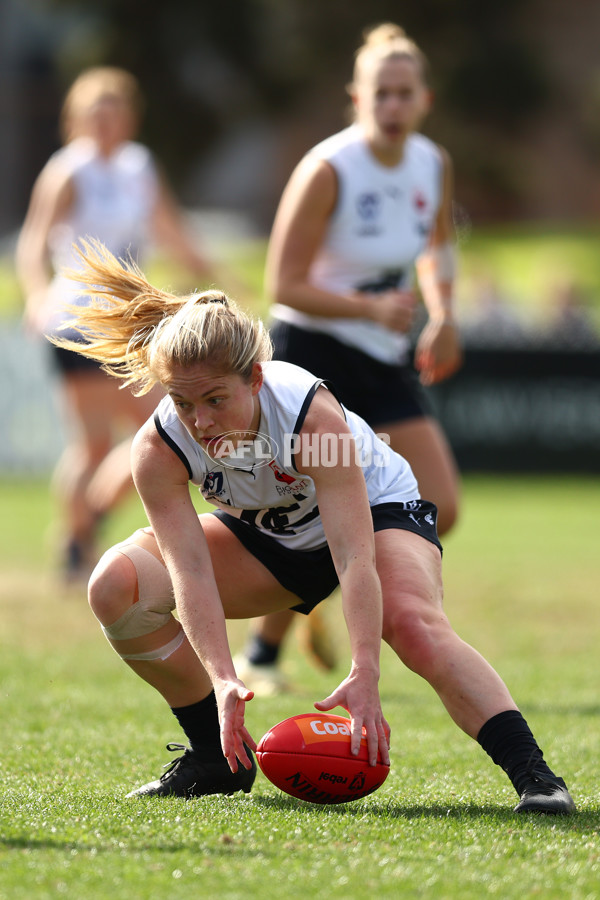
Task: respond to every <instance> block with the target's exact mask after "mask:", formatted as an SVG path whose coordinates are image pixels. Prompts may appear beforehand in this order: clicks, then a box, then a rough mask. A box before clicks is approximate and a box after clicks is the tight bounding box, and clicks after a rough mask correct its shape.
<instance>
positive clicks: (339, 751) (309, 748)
mask: <svg viewBox="0 0 600 900" xmlns="http://www.w3.org/2000/svg"><path fill="white" fill-rule="evenodd" d="M256 758H257V759H258V764H259V766H260V768H261V769H262V771H263V772H264V774H265V775H266V776H267V778H268V779H269V781H272V782H273V784H274V785H276V786H277V787H278V788H280V789H281V790H282V791H285V792H286V794H291V796H292V797H298V798H299V799H300V800H308V801H309V802H310V803H348V802H349V801H350V800H359V799H360V798H361V797H366V795H367V794H371V793H372V792H373V791H376V790H377V788H379V787H381V785H382V784H383V782H384V781H385V779H386V778H387V776H388V773H389V771H390V767H389V766H386V765H384V764H383V763H382V762H381V758H380V756H379V754H378V756H377V764H376V765H374V766H370V765H369V756H368V752H367V739H366V737H365V734H364V729H363V737H362V738H361V742H360V750H359V753H358V756H353V755H352V753H351V752H350V719H347V718H346V717H345V716H332V715H329V714H327V713H318V712H314V713H304V714H303V715H300V716H292V717H291V718H289V719H284V720H283V722H279V724H278V725H274V726H273V728H271V730H270V731H267V733H266V734H265V735H263V737H262V738H261V740H260V742H259V745H258V749H257V751H256Z"/></svg>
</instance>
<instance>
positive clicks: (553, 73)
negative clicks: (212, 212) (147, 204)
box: [26, 0, 600, 225]
mask: <svg viewBox="0 0 600 900" xmlns="http://www.w3.org/2000/svg"><path fill="white" fill-rule="evenodd" d="M26 2H28V3H32V4H35V3H37V4H38V5H39V4H41V5H43V6H44V7H45V8H46V9H50V10H52V11H53V13H54V15H56V16H57V17H58V18H57V21H61V22H62V23H63V25H62V31H61V37H60V39H58V40H56V41H55V42H54V44H53V49H52V56H51V59H50V60H49V61H46V62H45V64H44V65H45V66H46V68H47V71H45V72H44V78H45V79H46V83H48V81H49V82H50V83H51V84H53V85H54V91H55V94H56V95H57V97H56V98H54V99H55V100H56V102H49V103H47V108H48V110H50V107H52V117H53V125H52V127H53V129H54V140H55V141H56V142H57V141H58V136H57V132H56V125H55V117H56V110H57V108H58V103H59V102H60V101H59V99H57V98H58V96H59V95H62V93H63V92H64V90H65V89H66V87H67V86H68V84H69V83H70V82H71V80H72V79H73V78H74V77H75V76H76V75H77V73H78V72H79V71H80V70H81V69H82V68H85V67H86V66H89V65H97V64H114V65H119V66H123V67H125V68H127V69H129V70H131V71H132V72H134V73H135V74H136V75H137V76H138V77H139V79H140V81H141V83H142V86H143V89H144V92H145V94H146V97H147V98H148V101H149V102H148V109H147V113H146V117H145V121H144V125H143V133H142V138H143V139H144V140H145V141H146V142H147V143H148V144H149V145H150V146H151V147H152V148H153V149H154V150H155V151H156V152H157V155H158V156H159V157H160V159H161V160H162V162H163V164H164V165H165V167H166V169H167V172H168V175H169V177H170V178H171V180H172V181H173V182H174V184H175V185H176V187H177V188H178V189H179V190H180V191H181V192H182V194H183V196H184V199H186V195H187V199H188V200H190V201H191V202H201V200H202V197H201V194H202V190H201V189H200V188H199V187H198V182H197V181H194V172H196V171H197V170H198V168H199V167H201V166H202V164H203V162H205V161H207V160H208V159H209V158H210V156H211V154H214V153H215V148H218V147H219V146H220V142H221V145H223V144H222V142H224V141H225V139H226V137H227V135H230V136H231V135H235V134H236V133H238V134H242V133H243V125H244V123H246V125H247V126H248V130H250V129H251V127H252V124H251V123H259V122H263V123H267V124H266V126H265V127H266V128H267V129H270V130H271V134H273V133H274V132H277V133H278V134H279V135H280V138H281V139H280V140H279V143H278V145H277V147H278V152H277V161H276V162H275V158H274V157H270V156H268V155H265V159H264V166H265V167H266V168H269V169H270V172H269V173H268V174H269V178H270V180H269V182H268V184H269V187H268V189H267V190H265V191H263V194H264V206H263V209H262V210H261V215H262V219H263V222H264V224H265V225H268V222H269V219H270V216H271V215H272V212H273V209H274V206H275V203H276V200H277V197H278V196H279V192H280V190H281V188H282V186H283V184H284V183H285V180H286V178H287V176H288V174H289V171H290V169H291V168H292V166H293V165H294V164H295V162H296V161H297V160H298V158H299V157H300V156H301V154H302V153H303V152H304V151H305V150H306V149H307V148H308V147H309V146H310V145H311V144H312V143H314V142H315V141H316V140H318V139H320V138H322V137H324V136H326V135H327V134H329V133H332V132H333V131H335V130H336V129H338V128H339V127H342V126H343V124H344V122H345V118H344V108H345V106H346V105H347V104H346V97H345V86H346V84H347V82H348V81H349V79H350V77H351V72H352V63H353V53H354V50H355V49H356V48H357V47H358V45H359V44H360V42H361V33H362V31H363V29H364V28H365V26H368V25H372V24H376V23H378V22H381V21H387V20H391V21H395V22H398V23H399V24H401V25H402V26H403V27H404V28H405V29H406V31H407V32H408V34H409V35H410V36H412V37H413V38H414V39H415V40H416V41H417V43H418V44H419V45H420V46H421V47H422V49H423V50H424V52H425V53H426V55H427V56H428V58H429V60H430V63H431V70H432V87H433V89H434V94H435V105H434V109H433V112H432V114H431V115H430V117H429V119H428V121H427V123H426V126H425V128H424V130H425V131H426V133H428V134H429V135H430V136H431V137H433V138H434V139H435V140H438V141H439V142H440V143H442V144H444V145H445V146H447V147H448V149H449V150H450V152H451V154H452V156H453V158H454V162H455V167H456V176H457V188H458V190H457V193H458V195H459V197H460V198H461V199H462V202H464V203H466V205H467V207H468V208H469V210H470V212H471V214H474V215H478V216H479V217H481V218H487V219H490V218H492V219H502V218H509V217H510V218H518V217H524V216H527V215H530V214H534V215H535V214H536V211H535V208H533V206H532V203H533V205H534V206H535V201H534V200H532V199H531V197H532V196H534V195H535V192H536V191H539V190H540V189H541V187H543V186H544V184H546V182H548V183H549V184H550V185H551V182H552V176H551V175H549V176H548V177H547V178H546V182H544V179H543V175H542V169H540V159H539V153H538V150H537V145H536V143H535V138H533V144H532V143H531V140H532V136H533V135H535V133H536V132H535V129H536V127H537V126H538V125H539V133H540V134H543V133H544V124H543V123H544V122H545V123H546V127H548V122H552V121H553V120H554V121H556V120H557V119H560V117H561V116H565V125H566V126H567V124H568V121H569V110H570V108H571V107H572V105H573V104H572V100H571V99H570V95H569V93H568V91H566V90H565V79H564V77H563V74H562V73H561V72H560V69H557V67H556V59H555V58H554V56H553V54H552V51H551V49H550V50H549V48H551V47H552V46H555V45H556V44H557V42H558V43H560V41H561V35H560V34H555V35H554V36H553V35H551V34H550V35H548V32H550V31H552V30H554V32H556V30H557V28H558V29H560V15H559V13H560V8H561V6H562V7H564V6H565V4H564V3H563V4H561V2H560V0H504V2H503V3H501V4H499V3H495V4H489V3H484V2H481V0H419V2H418V3H415V2H407V0H400V2H398V0H395V2H391V0H218V2H210V0H170V2H166V3H165V2H164V0H163V2H157V0H95V2H94V3H93V4H90V3H89V0H26ZM568 6H569V9H570V10H571V19H570V20H569V23H568V24H569V25H570V31H571V33H573V34H576V33H579V32H578V30H577V29H575V30H574V29H573V27H572V25H573V21H572V20H573V19H577V18H578V14H579V13H586V11H587V12H589V11H590V10H592V9H594V8H596V9H597V8H598V6H599V5H598V4H596V3H595V0H573V2H572V3H571V4H569V5H568ZM557 17H558V18H557ZM596 21H597V22H598V23H599V24H600V18H599V17H598V16H596ZM583 27H584V28H585V23H584V26H583ZM569 33H570V32H569V28H568V27H564V28H563V35H564V39H565V40H568V34H569ZM544 35H545V37H544ZM553 41H554V43H553ZM29 62H30V63H31V62H32V61H31V60H30V61H29ZM39 67H40V63H39V60H38V62H37V68H38V70H39ZM30 73H31V77H32V78H36V77H38V76H39V71H38V72H36V64H35V61H34V64H32V65H31V66H30ZM598 83H600V82H598ZM590 90H591V89H590ZM590 102H591V101H590ZM588 107H589V104H588ZM571 114H572V110H571ZM583 120H584V117H583V114H582V115H581V116H579V119H578V124H577V127H578V128H580V130H582V134H581V135H579V136H578V138H577V141H576V143H577V145H578V147H579V150H578V152H580V153H581V154H583V156H584V157H585V158H586V161H587V163H588V164H589V165H590V166H591V165H595V164H596V162H597V155H598V148H597V143H598V142H597V140H596V135H597V134H598V126H597V125H596V124H595V117H594V116H593V115H589V109H588V116H587V120H585V121H586V122H587V125H586V124H585V122H584V124H582V122H583ZM568 127H571V128H572V127H574V126H573V124H572V123H571V124H570V125H569V126H568ZM281 136H285V137H281ZM563 143H564V141H563ZM567 143H568V141H567ZM36 146H37V148H38V152H39V156H40V158H39V160H37V167H38V168H39V166H41V165H42V164H43V162H44V161H45V158H46V156H47V153H46V150H47V149H48V148H47V147H43V142H42V144H41V145H40V142H38V143H37V145H36ZM582 148H583V149H582ZM234 158H235V157H234ZM256 165H257V164H256V163H255V166H256ZM549 165H554V163H551V162H549ZM253 173H254V170H252V168H249V170H248V175H249V177H250V178H252V177H255V176H254V174H253ZM232 177H233V170H232ZM563 177H564V175H563ZM542 182H543V184H542ZM194 185H196V186H195V187H194ZM204 186H205V185H204ZM545 189H546V190H549V188H548V187H547V185H546V187H545ZM575 193H576V192H575ZM584 193H585V191H583V190H582V200H583V194H584ZM571 194H573V196H574V192H573V191H571ZM572 205H576V204H575V202H573V204H572ZM563 206H565V209H564V210H563V211H562V212H563V214H564V213H565V212H566V214H569V209H568V204H566V205H565V204H563ZM558 213H559V214H561V210H558ZM544 214H547V213H545V211H544V210H543V209H542V215H544ZM584 214H585V213H584Z"/></svg>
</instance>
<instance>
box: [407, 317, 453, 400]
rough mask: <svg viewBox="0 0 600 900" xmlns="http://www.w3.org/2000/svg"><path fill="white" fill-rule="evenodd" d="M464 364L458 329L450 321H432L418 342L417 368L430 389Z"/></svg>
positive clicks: (420, 377)
mask: <svg viewBox="0 0 600 900" xmlns="http://www.w3.org/2000/svg"><path fill="white" fill-rule="evenodd" d="M462 363H463V353H462V348H461V345H460V339H459V335H458V329H457V327H456V324H455V322H453V321H452V320H449V319H440V320H436V319H433V320H430V321H429V322H428V323H427V325H426V326H425V328H424V329H423V331H422V332H421V334H420V335H419V340H418V341H417V347H416V351H415V367H416V369H417V371H418V372H419V380H420V381H421V384H424V385H425V386H427V387H429V386H430V385H432V384H437V383H438V382H440V381H444V379H445V378H449V377H450V376H451V375H453V374H454V373H455V372H456V371H457V370H458V369H460V367H461V366H462Z"/></svg>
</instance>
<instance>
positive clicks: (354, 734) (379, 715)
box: [314, 669, 390, 766]
mask: <svg viewBox="0 0 600 900" xmlns="http://www.w3.org/2000/svg"><path fill="white" fill-rule="evenodd" d="M314 706H315V709H318V710H320V711H321V712H328V711H329V710H331V709H334V707H336V706H341V707H343V708H344V709H345V710H347V711H348V712H349V713H350V717H351V719H352V725H351V742H350V747H351V750H352V753H354V754H355V755H356V754H357V753H358V751H359V748H360V741H361V738H362V731H363V727H364V729H365V731H366V735H367V747H368V751H369V765H371V766H374V765H375V764H376V763H377V751H379V753H380V755H381V760H382V762H383V763H384V764H385V765H388V766H389V764H390V750H389V737H390V726H389V725H388V723H387V722H386V720H385V718H384V716H383V712H382V710H381V702H380V699H379V690H378V687H377V679H376V678H375V676H371V675H368V674H366V673H365V672H359V671H358V670H355V669H352V670H351V671H350V674H349V675H348V677H347V678H344V680H343V681H342V683H341V684H340V685H339V687H337V688H336V689H335V691H333V693H332V694H330V695H329V696H328V697H326V698H325V699H324V700H320V701H318V702H317V703H315V704H314Z"/></svg>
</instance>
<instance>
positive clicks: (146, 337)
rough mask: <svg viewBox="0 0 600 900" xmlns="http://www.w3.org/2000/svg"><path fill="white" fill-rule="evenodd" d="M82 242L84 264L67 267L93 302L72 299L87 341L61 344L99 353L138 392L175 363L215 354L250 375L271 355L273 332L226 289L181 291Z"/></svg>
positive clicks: (220, 363)
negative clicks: (166, 288) (171, 290)
mask: <svg viewBox="0 0 600 900" xmlns="http://www.w3.org/2000/svg"><path fill="white" fill-rule="evenodd" d="M80 245H81V246H77V247H76V248H75V249H76V251H77V253H78V255H79V256H80V258H81V261H82V264H83V271H80V270H77V271H75V270H73V271H69V272H66V273H65V274H66V275H68V277H70V278H72V279H73V280H75V281H77V282H78V283H79V284H80V285H81V284H83V285H84V286H86V287H87V288H88V289H89V290H87V291H85V292H84V293H87V294H88V296H89V298H90V304H89V305H87V306H71V307H69V308H68V311H69V312H70V313H71V314H72V315H74V316H75V319H74V320H70V321H69V322H68V323H67V326H68V327H70V328H75V330H76V331H78V332H79V333H80V334H81V337H82V340H81V341H72V340H67V339H65V338H60V337H57V336H51V337H50V340H51V341H52V343H54V344H56V345H57V346H58V347H63V348H65V349H67V350H72V351H74V352H76V353H80V354H81V355H82V356H87V357H89V358H90V359H95V360H97V361H98V362H99V363H101V365H102V368H103V369H104V370H105V371H106V372H108V373H109V374H110V375H113V376H114V377H115V378H119V379H121V380H122V381H123V387H125V386H130V387H132V389H133V391H134V393H135V394H136V395H138V396H140V395H142V394H146V393H147V392H148V391H149V390H150V389H151V388H152V387H153V385H154V384H156V383H157V382H158V381H162V380H164V379H165V378H167V377H168V374H169V371H170V369H171V368H172V366H174V365H175V366H183V367H186V366H191V365H194V363H197V362H205V361H209V362H210V363H211V364H212V365H215V366H217V367H220V368H221V369H222V370H223V371H225V372H227V373H232V374H237V375H240V376H241V377H243V378H249V377H250V373H251V371H252V366H253V364H254V363H255V362H265V361H266V360H268V359H270V358H271V354H272V347H271V341H270V338H269V336H268V333H267V331H266V329H265V327H264V325H263V324H262V322H260V321H258V320H253V319H252V318H250V317H249V316H248V315H246V313H244V312H243V311H242V310H240V309H239V308H238V307H237V306H236V304H235V303H233V301H231V300H229V299H228V297H227V296H226V295H225V294H224V293H223V292H222V291H215V290H213V291H203V292H201V293H194V294H191V295H187V296H183V297H180V296H177V295H175V294H171V293H169V292H168V291H162V290H160V289H159V288H156V287H154V286H153V285H151V284H150V283H149V282H148V281H147V279H146V277H145V276H144V274H143V272H142V271H141V269H140V268H139V266H137V265H136V263H135V262H133V260H128V261H124V260H119V259H117V258H116V257H115V256H113V254H112V253H110V251H109V250H107V248H106V247H105V246H104V245H103V244H102V243H100V241H96V240H83V241H80Z"/></svg>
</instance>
